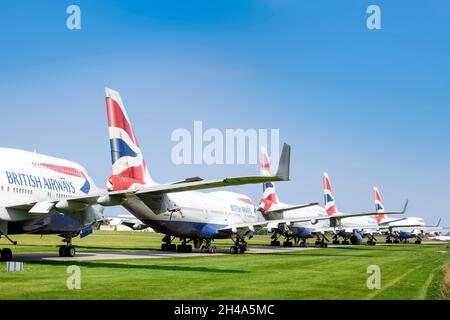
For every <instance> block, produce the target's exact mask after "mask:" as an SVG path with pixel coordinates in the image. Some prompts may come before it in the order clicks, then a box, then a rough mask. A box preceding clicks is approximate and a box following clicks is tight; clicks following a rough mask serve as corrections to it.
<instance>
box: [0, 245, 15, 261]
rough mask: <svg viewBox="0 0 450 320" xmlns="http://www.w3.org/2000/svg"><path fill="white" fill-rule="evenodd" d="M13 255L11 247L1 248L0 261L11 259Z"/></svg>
mask: <svg viewBox="0 0 450 320" xmlns="http://www.w3.org/2000/svg"><path fill="white" fill-rule="evenodd" d="M12 257H13V254H12V251H11V249H8V248H5V249H3V250H0V261H2V262H6V261H11V260H12Z"/></svg>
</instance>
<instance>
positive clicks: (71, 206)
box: [55, 200, 89, 213]
mask: <svg viewBox="0 0 450 320" xmlns="http://www.w3.org/2000/svg"><path fill="white" fill-rule="evenodd" d="M88 206H89V204H87V203H84V202H77V201H67V200H61V201H59V202H58V203H56V204H55V208H56V210H58V211H59V212H62V213H73V212H77V211H83V210H84V209H86V208H87V207H88Z"/></svg>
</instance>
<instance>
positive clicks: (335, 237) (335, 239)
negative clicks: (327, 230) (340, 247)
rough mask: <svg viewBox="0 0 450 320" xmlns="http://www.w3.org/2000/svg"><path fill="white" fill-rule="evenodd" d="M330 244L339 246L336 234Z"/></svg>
mask: <svg viewBox="0 0 450 320" xmlns="http://www.w3.org/2000/svg"><path fill="white" fill-rule="evenodd" d="M331 243H332V244H340V242H339V239H338V236H337V235H336V234H335V235H334V236H333V242H331Z"/></svg>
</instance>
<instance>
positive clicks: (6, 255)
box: [0, 232, 17, 262]
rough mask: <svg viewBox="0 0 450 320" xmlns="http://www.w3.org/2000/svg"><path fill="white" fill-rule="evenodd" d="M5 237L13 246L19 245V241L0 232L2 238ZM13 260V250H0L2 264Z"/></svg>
mask: <svg viewBox="0 0 450 320" xmlns="http://www.w3.org/2000/svg"><path fill="white" fill-rule="evenodd" d="M2 236H4V237H5V238H6V239H8V241H9V242H11V244H12V245H14V246H15V245H17V241H14V240H12V239H11V238H10V237H8V235H6V234H4V233H2V232H0V238H1V237H2ZM12 258H13V254H12V251H11V249H9V248H5V249H3V250H2V249H0V261H1V262H6V261H11V260H12Z"/></svg>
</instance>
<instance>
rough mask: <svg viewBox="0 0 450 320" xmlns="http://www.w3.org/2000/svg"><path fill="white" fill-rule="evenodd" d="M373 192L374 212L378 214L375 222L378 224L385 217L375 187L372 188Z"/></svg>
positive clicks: (379, 196)
mask: <svg viewBox="0 0 450 320" xmlns="http://www.w3.org/2000/svg"><path fill="white" fill-rule="evenodd" d="M373 192H374V194H375V210H376V212H377V213H378V215H377V216H376V217H375V219H376V220H377V222H378V223H380V222H381V221H383V220H384V219H385V218H387V217H386V215H385V214H384V212H385V211H384V206H383V202H382V201H381V195H380V191H379V190H378V188H377V187H373Z"/></svg>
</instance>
